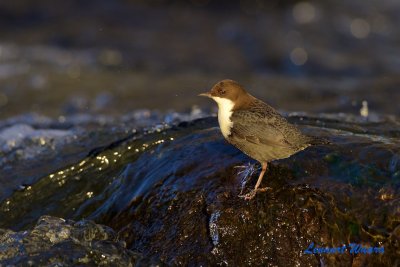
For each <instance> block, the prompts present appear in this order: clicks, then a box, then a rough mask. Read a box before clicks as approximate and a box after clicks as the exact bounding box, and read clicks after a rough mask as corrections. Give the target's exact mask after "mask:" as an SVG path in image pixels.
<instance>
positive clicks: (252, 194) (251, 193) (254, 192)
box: [241, 162, 270, 200]
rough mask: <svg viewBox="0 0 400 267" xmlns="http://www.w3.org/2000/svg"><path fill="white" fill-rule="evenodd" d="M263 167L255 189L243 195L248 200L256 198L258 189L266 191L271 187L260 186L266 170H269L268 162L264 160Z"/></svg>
mask: <svg viewBox="0 0 400 267" xmlns="http://www.w3.org/2000/svg"><path fill="white" fill-rule="evenodd" d="M261 167H262V169H261V173H260V176H258V180H257V183H256V186H255V187H254V189H253V190H252V191H251V192H250V193H248V194H246V195H244V196H241V197H243V198H244V199H246V200H250V199H252V198H254V197H255V196H256V194H257V192H258V191H260V192H264V191H267V190H268V189H270V188H269V187H265V188H258V187H259V186H260V184H261V181H262V179H263V177H264V174H265V172H266V171H267V167H268V165H267V162H262V163H261Z"/></svg>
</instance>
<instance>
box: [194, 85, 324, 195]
mask: <svg viewBox="0 0 400 267" xmlns="http://www.w3.org/2000/svg"><path fill="white" fill-rule="evenodd" d="M199 96H204V97H208V98H211V99H213V100H214V101H215V102H216V103H217V104H218V123H219V127H220V129H221V133H222V135H223V137H224V138H225V139H226V140H227V141H228V142H229V143H230V144H232V145H233V146H235V147H236V148H238V149H239V150H241V151H242V152H243V153H244V154H246V155H247V156H249V157H250V158H253V159H255V160H256V161H258V162H259V163H260V164H261V172H260V174H259V177H258V180H257V183H256V185H255V187H254V189H253V190H252V191H250V192H249V193H247V194H245V195H242V196H241V197H243V198H244V199H246V200H250V199H252V198H254V197H255V196H256V194H257V192H262V191H266V190H267V189H270V188H268V187H266V188H260V184H261V182H262V179H263V177H264V174H265V172H266V171H267V168H268V163H269V162H271V161H273V160H278V159H284V158H288V157H290V156H292V155H293V154H295V153H297V152H299V151H302V150H304V149H306V148H307V147H309V146H311V145H321V144H328V143H329V141H327V140H325V139H322V138H319V137H314V136H308V135H305V134H303V133H302V132H301V131H300V130H299V129H298V128H297V127H296V126H295V125H293V124H291V123H289V122H288V121H287V120H286V119H285V118H284V117H283V116H282V115H281V114H279V113H278V112H277V111H276V110H275V109H274V108H272V107H271V106H270V105H268V104H267V103H265V102H263V101H262V100H260V99H257V98H256V97H254V96H252V95H251V94H249V93H248V92H247V91H246V90H245V88H244V87H243V86H242V85H240V84H239V83H238V82H236V81H233V80H228V79H226V80H222V81H219V82H218V83H216V84H215V85H214V86H213V87H212V89H211V90H210V91H209V92H206V93H201V94H199Z"/></svg>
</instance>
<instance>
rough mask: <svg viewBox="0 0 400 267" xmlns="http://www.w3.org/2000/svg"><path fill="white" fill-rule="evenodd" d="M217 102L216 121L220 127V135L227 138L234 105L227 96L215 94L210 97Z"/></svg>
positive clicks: (231, 123) (229, 132)
mask: <svg viewBox="0 0 400 267" xmlns="http://www.w3.org/2000/svg"><path fill="white" fill-rule="evenodd" d="M212 98H213V99H214V101H215V102H217V104H218V123H219V127H220V128H221V132H222V135H223V136H224V137H225V138H227V137H228V136H229V135H230V134H231V128H232V127H233V122H232V121H231V115H232V112H233V111H232V109H233V106H234V105H235V104H234V103H233V102H232V101H231V100H229V99H227V98H221V97H217V96H213V97H212Z"/></svg>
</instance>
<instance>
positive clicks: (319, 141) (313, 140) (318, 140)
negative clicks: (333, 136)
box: [309, 136, 332, 146]
mask: <svg viewBox="0 0 400 267" xmlns="http://www.w3.org/2000/svg"><path fill="white" fill-rule="evenodd" d="M309 137H310V141H309V142H310V145H313V146H323V145H332V142H331V141H329V140H328V139H325V138H322V137H316V136H309Z"/></svg>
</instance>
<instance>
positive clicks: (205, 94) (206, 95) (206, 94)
mask: <svg viewBox="0 0 400 267" xmlns="http://www.w3.org/2000/svg"><path fill="white" fill-rule="evenodd" d="M199 96H205V97H211V93H209V92H207V93H202V94H199Z"/></svg>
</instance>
